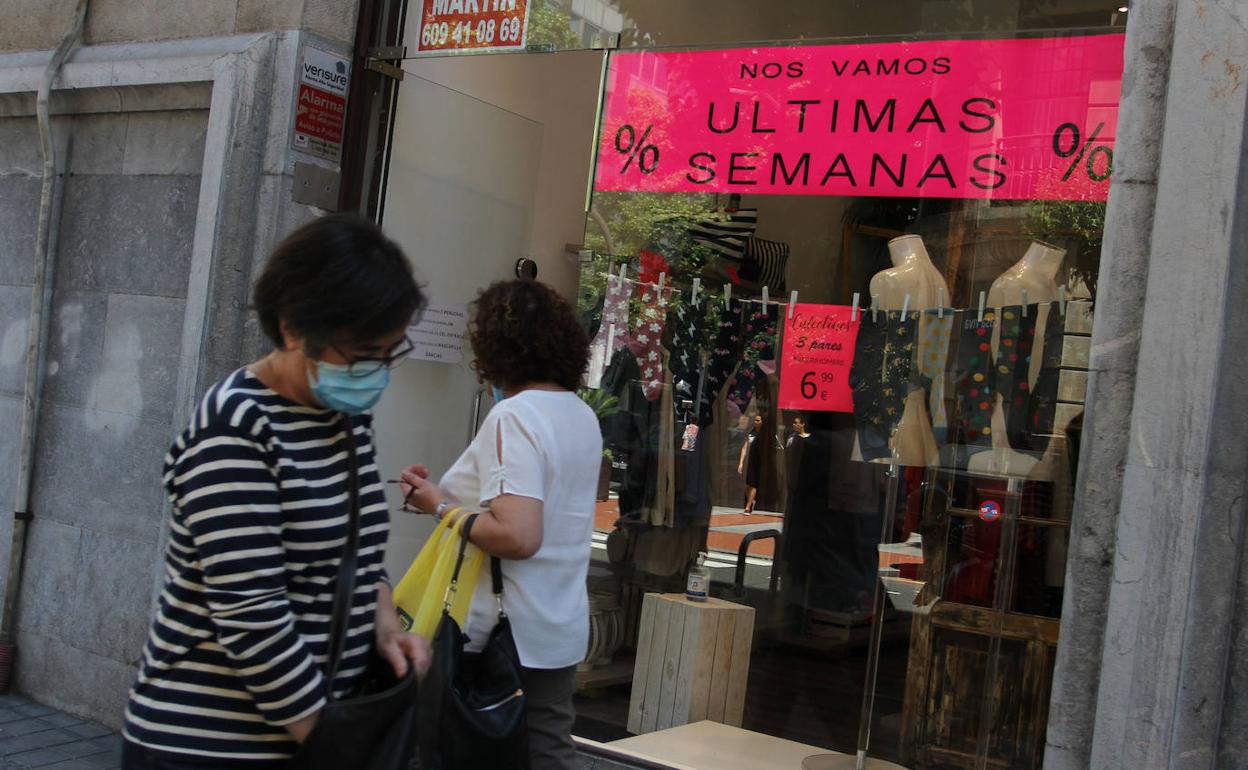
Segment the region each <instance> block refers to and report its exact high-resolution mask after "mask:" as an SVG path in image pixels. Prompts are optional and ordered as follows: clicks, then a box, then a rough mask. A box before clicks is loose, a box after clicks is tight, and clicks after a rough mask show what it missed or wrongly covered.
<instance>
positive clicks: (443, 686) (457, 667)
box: [419, 514, 529, 770]
mask: <svg viewBox="0 0 1248 770" xmlns="http://www.w3.org/2000/svg"><path fill="white" fill-rule="evenodd" d="M475 521H476V514H473V515H472V516H471V518H469V519H468V520H467V521H465V522H464V527H463V531H462V533H461V534H462V537H463V539H462V540H461V541H460V544H459V558H458V560H457V561H456V563H455V572H454V573H453V575H452V577H451V589H450V591H448V594H447V601H446V603H445V605H444V607H443V610H442V619H441V620H440V621H439V623H438V629H437V631H436V632H435V633H434V637H433V664H432V665H431V666H430V668H429V673H428V674H426V676H425V680H424V682H423V683H422V684H421V689H420V728H419V732H420V740H419V744H420V749H419V753H420V766H421V768H422V770H529V741H528V732H527V726H526V724H525V719H524V709H525V694H524V685H523V682H522V681H521V679H520V654H519V653H518V652H517V651H516V642H515V639H513V638H512V635H511V622H510V621H509V620H508V618H507V613H506V612H504V611H503V571H502V565H501V564H500V563H499V561H498V559H496V558H494V557H490V579H491V581H492V587H493V589H494V597H495V599H496V600H497V602H498V624H497V625H495V626H494V630H493V631H491V632H490V636H489V639H488V640H487V641H486V643H485V648H484V649H483V650H481V652H479V653H465V652H464V641H465V640H466V638H467V637H465V636H464V632H463V631H462V630H461V629H460V627H459V624H458V623H456V622H455V619H454V618H452V617H451V614H450V611H449V609H450V604H451V598H452V594H453V592H454V590H455V586H456V585H457V583H458V581H459V569H460V567H461V566H462V565H463V563H464V549H465V548H466V547H467V544H468V534H469V532H470V531H471V530H472V525H473V523H474V522H475Z"/></svg>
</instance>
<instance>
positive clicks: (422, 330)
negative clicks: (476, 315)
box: [407, 305, 468, 364]
mask: <svg viewBox="0 0 1248 770" xmlns="http://www.w3.org/2000/svg"><path fill="white" fill-rule="evenodd" d="M467 330H468V306H467V305H429V306H428V307H426V308H425V312H424V314H423V315H422V316H421V318H420V323H418V324H416V325H414V326H409V327H408V328H407V336H408V339H410V340H411V341H412V352H411V353H408V354H407V357H408V358H414V359H416V360H418V361H437V362H439V363H443V364H458V363H460V362H461V361H463V360H464V334H465V333H466V332H467Z"/></svg>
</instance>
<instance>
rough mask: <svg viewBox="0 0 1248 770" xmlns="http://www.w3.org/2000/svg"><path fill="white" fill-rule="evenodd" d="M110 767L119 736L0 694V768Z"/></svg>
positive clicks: (117, 754)
mask: <svg viewBox="0 0 1248 770" xmlns="http://www.w3.org/2000/svg"><path fill="white" fill-rule="evenodd" d="M35 767H38V768H42V769H43V770H115V769H116V768H120V767H121V736H119V735H118V734H117V733H114V732H113V731H111V730H109V729H108V728H106V727H101V726H100V725H97V724H94V723H92V722H87V721H85V720H82V719H79V718H77V717H73V716H70V715H69V714H65V713H62V712H60V711H57V710H56V709H53V708H48V707H47V706H41V705H39V704H38V703H35V702H34V701H31V700H28V699H27V698H23V697H21V696H20V695H0V770H27V769H28V768H35Z"/></svg>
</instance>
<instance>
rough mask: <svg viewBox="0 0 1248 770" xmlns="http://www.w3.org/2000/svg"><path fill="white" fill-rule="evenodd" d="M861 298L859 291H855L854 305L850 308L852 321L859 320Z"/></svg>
mask: <svg viewBox="0 0 1248 770" xmlns="http://www.w3.org/2000/svg"><path fill="white" fill-rule="evenodd" d="M859 299H860V297H859V294H858V292H854V304H853V306H852V307H851V308H850V309H849V320H851V321H857V320H858V300H859Z"/></svg>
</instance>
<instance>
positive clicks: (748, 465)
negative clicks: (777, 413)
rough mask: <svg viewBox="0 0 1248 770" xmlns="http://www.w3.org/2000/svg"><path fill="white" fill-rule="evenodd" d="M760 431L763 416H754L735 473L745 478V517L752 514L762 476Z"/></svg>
mask: <svg viewBox="0 0 1248 770" xmlns="http://www.w3.org/2000/svg"><path fill="white" fill-rule="evenodd" d="M762 429H763V416H762V415H761V414H756V415H754V422H753V424H752V426H751V428H750V434H749V435H748V436H746V437H745V443H743V444H742V445H741V459H740V460H739V461H738V462H737V473H738V474H740V475H742V476H745V514H746V515H747V516H748V515H750V514H751V513H753V512H754V502H755V501H756V500H757V498H758V484H759V478H760V477H761V476H762V470H763V468H762V465H763V458H762V447H763V442H761V441H759V440H758V437H759V435H760V434H761V432H762Z"/></svg>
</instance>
